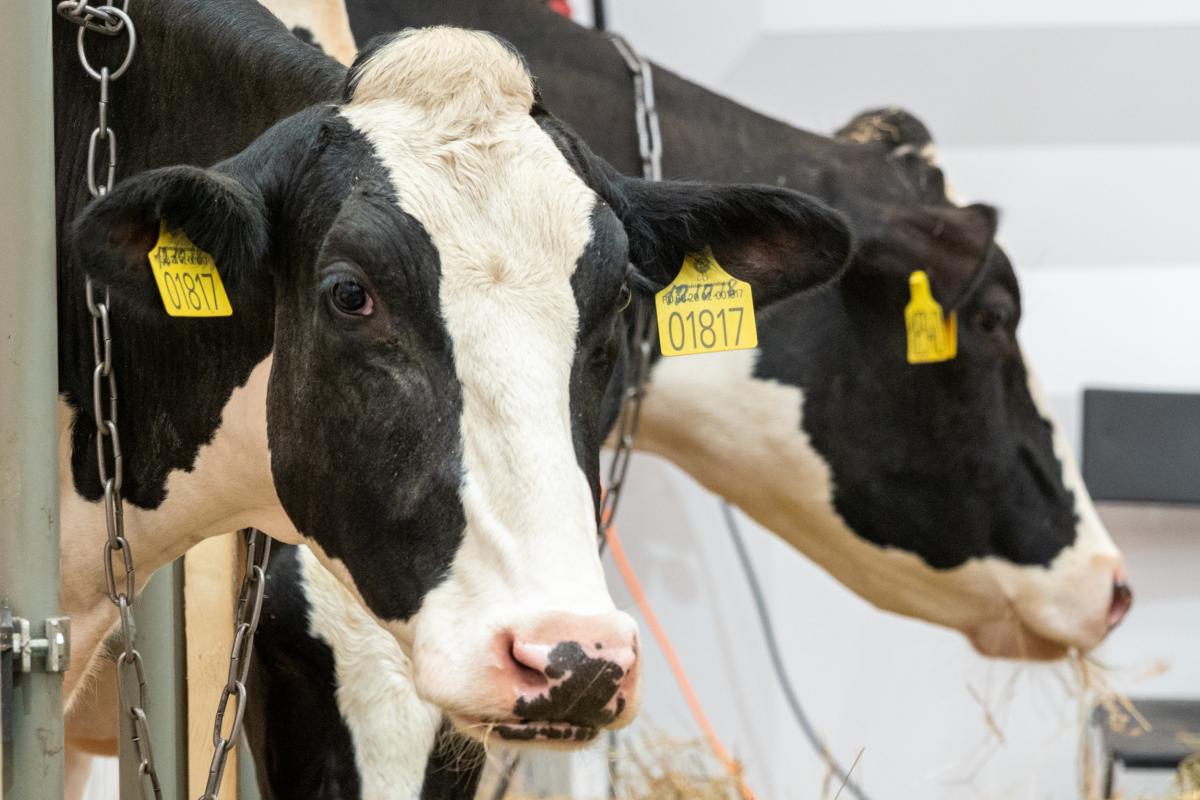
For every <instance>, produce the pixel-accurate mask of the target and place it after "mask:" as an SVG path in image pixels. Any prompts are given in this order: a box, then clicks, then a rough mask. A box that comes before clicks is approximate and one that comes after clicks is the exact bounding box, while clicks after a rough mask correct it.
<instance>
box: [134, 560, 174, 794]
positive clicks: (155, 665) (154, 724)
mask: <svg viewBox="0 0 1200 800" xmlns="http://www.w3.org/2000/svg"><path fill="white" fill-rule="evenodd" d="M134 615H135V616H136V617H137V631H138V649H139V651H140V652H141V654H142V660H143V661H144V662H145V665H146V674H147V675H151V676H153V680H151V681H150V686H149V690H150V696H149V698H148V701H147V702H148V703H149V706H150V707H149V708H148V709H147V710H148V712H149V715H150V741H151V742H152V743H153V745H154V762H155V764H156V765H157V767H158V779H159V781H161V782H162V787H163V795H164V796H165V797H177V798H180V800H183V798H186V797H187V796H188V782H187V675H186V672H187V642H186V638H187V635H186V634H187V632H186V630H185V628H184V624H183V559H178V560H176V561H174V562H172V563H171V564H168V565H167V566H165V567H163V568H162V569H160V570H159V571H158V572H156V573H154V577H152V578H151V579H150V582H149V583H148V584H147V585H146V588H145V589H143V590H142V596H141V597H139V598H138V603H137V607H136V609H135V611H134ZM122 716H128V715H122ZM136 761H137V760H136V758H135V759H133V762H134V764H135V768H134V772H135V773H136V771H137V770H136ZM134 780H135V781H138V783H135V784H134V785H135V786H138V785H139V784H140V778H139V777H138V776H137V775H136V774H135V776H134ZM135 796H137V797H140V796H141V794H140V792H139V793H137V794H135Z"/></svg>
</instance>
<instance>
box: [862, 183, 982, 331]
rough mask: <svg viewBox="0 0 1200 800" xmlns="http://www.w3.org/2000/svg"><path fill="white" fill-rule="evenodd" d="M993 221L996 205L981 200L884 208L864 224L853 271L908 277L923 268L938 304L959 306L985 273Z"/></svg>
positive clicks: (898, 205) (900, 205) (950, 306)
mask: <svg viewBox="0 0 1200 800" xmlns="http://www.w3.org/2000/svg"><path fill="white" fill-rule="evenodd" d="M997 219H998V214H997V212H996V209H995V208H993V207H991V206H988V205H983V204H982V203H977V204H975V205H970V206H962V207H959V206H932V205H918V204H911V203H909V204H896V205H890V206H887V207H885V208H884V209H883V210H882V212H881V214H880V216H879V218H878V219H877V220H876V221H875V222H872V223H867V224H864V226H863V228H864V231H863V233H862V240H861V243H860V247H859V251H858V253H857V257H856V258H855V261H854V271H855V272H856V273H858V272H867V273H881V274H886V275H889V276H895V277H897V278H905V279H907V277H908V276H909V275H910V274H911V273H912V272H914V271H915V270H924V271H925V272H926V273H927V274H928V275H929V282H930V285H931V287H932V289H933V293H934V295H935V296H936V297H937V299H938V302H940V303H941V304H942V305H943V306H944V307H946V308H948V309H949V308H957V307H958V306H959V305H960V304H961V303H962V301H963V300H964V299H966V298H967V297H969V296H970V295H971V292H972V291H973V290H974V288H975V286H976V284H977V283H978V282H979V280H980V278H981V276H982V275H983V267H984V265H985V263H986V262H987V257H988V253H989V252H990V251H991V248H992V246H993V241H994V239H995V236H996V222H997ZM906 285H907V284H906Z"/></svg>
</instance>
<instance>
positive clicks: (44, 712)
mask: <svg viewBox="0 0 1200 800" xmlns="http://www.w3.org/2000/svg"><path fill="white" fill-rule="evenodd" d="M53 10H54V7H53V4H51V3H49V2H20V3H6V4H5V6H4V24H3V25H0V75H4V76H6V77H7V78H8V80H7V81H5V86H4V91H3V92H0V141H2V142H4V150H5V156H4V158H0V220H3V231H2V233H0V286H3V291H0V599H4V600H7V602H8V605H9V606H11V607H12V610H13V613H14V614H15V615H17V616H20V617H24V618H26V619H28V620H29V622H30V628H31V631H30V632H31V635H32V637H33V638H35V639H36V638H39V637H42V636H44V622H45V620H46V619H47V618H48V617H54V616H57V614H58V476H57V457H56V452H57V445H58V436H57V424H58V414H57V405H56V401H57V395H58V348H57V342H58V331H57V324H56V322H57V314H56V310H55V309H56V302H55V233H54V219H55V214H54V118H53V83H52V79H51V62H50V22H51V15H52V14H53ZM45 667H46V659H45V658H42V657H37V656H35V657H34V659H33V670H32V671H31V672H28V673H21V674H18V675H17V676H16V678H15V681H14V687H13V688H14V691H13V703H12V708H11V709H9V710H10V711H11V712H12V713H13V715H14V720H13V721H14V726H13V740H12V742H10V743H9V744H8V745H7V746H6V747H5V748H4V760H5V762H6V763H5V765H4V784H3V794H4V796H5V797H7V798H10V800H60V798H62V796H63V721H62V673H61V672H48V671H47V670H46V669H45Z"/></svg>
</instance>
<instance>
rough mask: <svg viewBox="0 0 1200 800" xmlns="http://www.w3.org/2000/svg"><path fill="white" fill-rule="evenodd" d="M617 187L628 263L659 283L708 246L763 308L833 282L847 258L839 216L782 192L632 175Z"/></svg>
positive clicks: (846, 229) (807, 199)
mask: <svg viewBox="0 0 1200 800" xmlns="http://www.w3.org/2000/svg"><path fill="white" fill-rule="evenodd" d="M620 188H621V192H620V194H621V197H622V200H623V201H624V208H621V209H619V210H618V215H619V216H620V217H621V218H622V221H623V222H624V223H625V229H626V232H627V233H628V234H629V249H630V258H631V260H632V261H633V263H634V264H635V265H636V266H637V267H638V268H639V269H641V270H642V271H643V272H644V273H645V274H646V277H648V278H649V279H650V280H651V281H653V282H656V283H659V284H664V285H665V284H666V283H669V282H670V281H671V279H672V278H674V277H675V275H676V273H678V272H679V268H680V267H681V266H682V264H683V258H684V256H686V255H688V254H689V253H698V252H702V251H703V250H704V249H705V248H706V247H711V248H712V252H713V255H714V256H715V257H716V259H717V262H718V263H719V264H720V265H721V266H722V267H723V268H724V269H725V271H726V272H728V273H729V274H730V275H733V276H734V277H735V278H738V279H740V280H744V281H746V282H748V283H749V284H750V285H751V286H752V287H753V289H754V292H753V293H754V302H755V305H756V306H759V307H764V306H766V305H769V304H770V303H773V302H775V301H776V300H779V299H781V298H784V297H788V296H790V295H792V294H794V293H796V292H799V291H803V290H806V289H811V288H813V287H816V286H820V285H822V284H825V283H828V282H829V281H831V280H834V279H835V278H837V277H838V276H839V275H840V274H841V272H842V269H843V268H844V267H845V265H846V262H847V259H848V258H849V255H850V251H851V247H852V240H851V234H850V228H849V226H848V225H847V224H846V222H845V220H844V219H843V218H842V217H841V215H840V214H838V213H837V212H836V211H834V210H832V209H830V208H829V207H828V206H825V205H824V204H822V203H821V202H820V201H818V200H815V199H813V198H811V197H807V196H805V195H802V194H798V193H796V192H793V191H790V190H787V189H778V188H773V187H769V186H754V185H742V184H732V185H721V184H707V183H683V182H676V181H664V182H657V183H655V182H650V181H643V180H637V179H630V178H626V179H623V180H622V181H621V186H620Z"/></svg>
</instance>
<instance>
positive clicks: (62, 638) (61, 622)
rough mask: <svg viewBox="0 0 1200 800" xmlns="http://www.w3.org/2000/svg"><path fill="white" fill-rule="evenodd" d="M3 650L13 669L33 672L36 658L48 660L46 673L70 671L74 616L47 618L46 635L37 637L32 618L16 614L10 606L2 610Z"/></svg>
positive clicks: (0, 637)
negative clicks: (34, 632)
mask: <svg viewBox="0 0 1200 800" xmlns="http://www.w3.org/2000/svg"><path fill="white" fill-rule="evenodd" d="M0 653H7V654H8V657H6V658H5V661H6V662H9V661H10V659H11V662H10V663H11V664H12V671H13V672H33V657H34V656H39V657H41V658H44V659H45V665H44V667H43V669H44V670H45V671H46V672H66V671H67V668H68V667H69V666H70V665H71V619H70V618H69V617H47V618H46V622H45V636H44V637H43V638H38V639H34V638H33V637H32V636H31V635H30V633H29V620H27V619H25V618H24V617H14V616H12V612H11V611H10V610H9V609H8V608H2V609H0Z"/></svg>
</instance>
